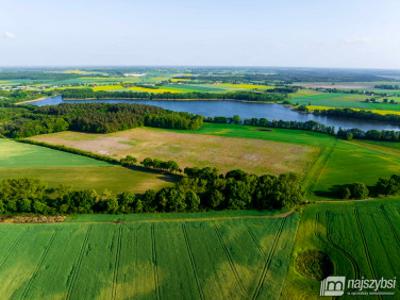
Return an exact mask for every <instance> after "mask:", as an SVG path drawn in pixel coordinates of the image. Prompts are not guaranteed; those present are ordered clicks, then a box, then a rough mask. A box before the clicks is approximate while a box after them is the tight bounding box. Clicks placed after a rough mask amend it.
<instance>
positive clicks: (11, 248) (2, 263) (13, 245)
mask: <svg viewBox="0 0 400 300" xmlns="http://www.w3.org/2000/svg"><path fill="white" fill-rule="evenodd" d="M26 231H27V229H25V230H23V231H21V233H20V234H19V235H18V236H17V238H16V239H15V240H14V242H13V243H12V244H11V246H10V247H9V248H8V249H7V254H6V256H5V257H4V259H3V261H2V262H1V263H0V270H1V269H2V268H3V265H4V264H5V263H6V261H7V260H8V258H9V257H10V256H11V254H13V253H14V249H15V248H16V247H17V246H18V245H19V243H20V242H21V241H22V237H23V235H24V233H25V232H26Z"/></svg>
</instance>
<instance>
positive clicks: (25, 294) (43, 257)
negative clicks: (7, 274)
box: [21, 230, 57, 299]
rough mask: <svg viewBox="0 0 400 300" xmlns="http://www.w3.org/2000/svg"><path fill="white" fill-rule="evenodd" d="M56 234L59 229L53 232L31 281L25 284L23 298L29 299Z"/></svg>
mask: <svg viewBox="0 0 400 300" xmlns="http://www.w3.org/2000/svg"><path fill="white" fill-rule="evenodd" d="M56 234H57V230H56V231H54V232H53V233H52V235H51V237H50V240H49V242H48V244H47V246H46V248H45V250H44V251H43V252H42V255H41V256H40V260H39V262H38V264H37V265H36V267H35V270H34V271H33V273H32V275H31V277H30V278H29V281H28V283H27V285H26V286H25V289H24V290H23V292H22V295H21V299H29V298H28V293H29V291H30V289H31V287H32V284H33V281H34V280H35V278H36V277H37V274H38V273H39V270H40V267H41V266H42V265H43V263H44V261H45V260H46V257H47V254H48V253H49V251H50V248H51V246H52V245H53V242H54V239H55V237H56Z"/></svg>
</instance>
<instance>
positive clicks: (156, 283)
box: [150, 224, 161, 300]
mask: <svg viewBox="0 0 400 300" xmlns="http://www.w3.org/2000/svg"><path fill="white" fill-rule="evenodd" d="M150 235H151V259H152V262H153V277H154V287H155V291H156V298H157V300H160V299H161V294H160V287H159V281H160V279H159V278H158V271H157V252H156V237H155V230H154V224H151V234H150Z"/></svg>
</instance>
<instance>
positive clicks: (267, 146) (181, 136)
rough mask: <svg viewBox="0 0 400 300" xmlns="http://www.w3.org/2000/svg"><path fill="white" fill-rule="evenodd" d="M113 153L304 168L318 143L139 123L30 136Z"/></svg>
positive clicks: (279, 169)
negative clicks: (107, 130) (95, 130)
mask: <svg viewBox="0 0 400 300" xmlns="http://www.w3.org/2000/svg"><path fill="white" fill-rule="evenodd" d="M31 139H32V140H35V141H41V142H46V143H50V144H58V145H65V146H68V147H73V148H79V149H83V150H86V151H90V152H95V153H99V154H103V155H109V156H112V157H117V158H121V157H125V156H126V155H132V156H134V157H136V158H138V159H139V160H142V159H144V158H145V157H152V158H159V159H163V160H175V161H177V162H178V164H179V165H180V166H183V167H186V166H199V167H205V166H215V167H217V168H218V169H220V170H221V171H223V172H225V171H228V170H232V169H237V168H241V169H243V170H245V171H248V172H254V173H256V174H263V173H273V174H280V173H285V172H296V173H299V174H303V173H304V171H305V170H306V169H307V167H308V166H309V165H310V163H311V162H312V161H313V160H314V159H315V157H316V156H317V155H318V152H319V149H318V148H316V147H309V146H305V145H296V144H289V143H280V142H273V141H262V140H255V139H238V138H230V137H218V136H213V135H199V134H190V133H189V134H188V133H183V132H182V133H177V132H174V131H171V130H161V129H151V128H135V129H131V130H126V131H121V132H116V133H111V134H86V133H77V132H61V133H55V134H47V135H41V136H36V137H33V138H31Z"/></svg>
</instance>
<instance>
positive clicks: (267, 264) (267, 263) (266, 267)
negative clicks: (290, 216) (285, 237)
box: [251, 218, 287, 300]
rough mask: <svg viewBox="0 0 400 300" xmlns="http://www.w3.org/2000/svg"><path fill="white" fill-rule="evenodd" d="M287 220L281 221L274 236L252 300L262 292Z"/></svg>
mask: <svg viewBox="0 0 400 300" xmlns="http://www.w3.org/2000/svg"><path fill="white" fill-rule="evenodd" d="M286 220H287V218H284V219H283V220H282V221H281V224H280V226H279V230H278V233H277V234H276V235H275V237H274V241H273V242H272V247H271V249H270V251H269V252H268V257H267V259H266V261H265V264H264V267H263V270H262V272H261V276H260V278H259V280H258V283H257V286H256V288H255V289H254V291H253V295H252V296H251V299H252V300H254V299H257V297H258V296H259V294H260V291H261V288H262V286H263V285H264V281H265V277H266V276H267V273H268V270H269V267H270V265H271V261H272V257H273V255H274V254H275V250H276V247H277V244H278V241H279V239H280V237H281V234H282V231H283V228H284V227H285V224H286Z"/></svg>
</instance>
